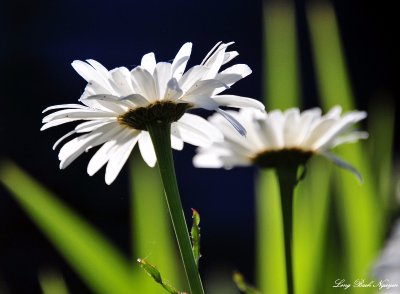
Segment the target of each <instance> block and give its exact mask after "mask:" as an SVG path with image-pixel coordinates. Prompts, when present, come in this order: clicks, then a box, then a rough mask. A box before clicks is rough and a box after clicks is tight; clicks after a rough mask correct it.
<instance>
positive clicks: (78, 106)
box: [42, 104, 87, 113]
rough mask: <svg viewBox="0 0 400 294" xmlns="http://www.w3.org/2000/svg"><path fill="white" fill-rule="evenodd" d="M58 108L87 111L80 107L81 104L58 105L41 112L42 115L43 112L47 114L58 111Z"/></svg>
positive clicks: (82, 106)
mask: <svg viewBox="0 0 400 294" xmlns="http://www.w3.org/2000/svg"><path fill="white" fill-rule="evenodd" d="M60 108H76V109H87V107H86V106H84V105H81V104H60V105H53V106H49V107H47V108H46V109H45V110H43V111H42V113H45V112H47V111H49V110H53V109H60Z"/></svg>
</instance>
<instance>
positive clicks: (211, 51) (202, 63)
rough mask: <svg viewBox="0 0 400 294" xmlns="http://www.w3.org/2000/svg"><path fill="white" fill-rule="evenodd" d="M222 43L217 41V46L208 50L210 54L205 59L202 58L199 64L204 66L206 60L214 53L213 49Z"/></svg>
mask: <svg viewBox="0 0 400 294" xmlns="http://www.w3.org/2000/svg"><path fill="white" fill-rule="evenodd" d="M221 43H222V42H221V41H219V42H218V43H217V44H215V45H214V47H212V49H211V50H210V52H208V53H207V55H206V57H204V59H203V61H202V62H201V63H200V64H201V65H204V64H205V63H206V61H207V59H208V58H209V57H210V56H211V54H212V53H213V52H214V51H215V49H216V48H217V47H218V46H219V44H221Z"/></svg>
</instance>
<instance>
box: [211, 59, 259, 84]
mask: <svg viewBox="0 0 400 294" xmlns="http://www.w3.org/2000/svg"><path fill="white" fill-rule="evenodd" d="M251 73H252V71H251V69H250V67H249V66H248V65H246V64H235V65H233V66H231V67H228V68H227V69H225V70H224V71H222V72H220V73H219V74H217V76H216V77H215V78H216V79H217V80H220V81H221V82H223V83H224V84H227V85H228V86H231V85H233V84H234V83H236V82H237V81H239V80H240V79H243V78H245V77H247V76H248V75H249V74H251Z"/></svg>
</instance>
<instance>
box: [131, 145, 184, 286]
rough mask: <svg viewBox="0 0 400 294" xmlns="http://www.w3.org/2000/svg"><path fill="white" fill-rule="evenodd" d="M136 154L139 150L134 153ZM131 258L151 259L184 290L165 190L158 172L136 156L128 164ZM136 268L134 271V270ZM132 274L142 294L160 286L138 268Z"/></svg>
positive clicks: (138, 155) (137, 154)
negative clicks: (129, 172) (143, 257)
mask: <svg viewBox="0 0 400 294" xmlns="http://www.w3.org/2000/svg"><path fill="white" fill-rule="evenodd" d="M137 151H138V150H137ZM130 171H131V176H130V179H131V181H130V188H131V193H130V194H131V231H132V233H131V235H132V256H134V257H135V258H134V259H135V260H134V262H136V259H137V257H139V256H151V260H152V262H153V263H155V264H157V267H158V268H159V269H160V271H162V272H168V278H169V279H170V280H171V281H172V282H173V283H174V285H177V286H178V287H179V288H186V287H188V285H187V284H186V283H185V282H184V280H185V279H184V273H183V271H182V268H181V267H180V263H179V262H177V260H179V255H178V248H177V246H176V243H175V240H174V232H173V229H172V226H171V220H170V217H169V215H168V207H167V203H166V201H165V196H164V189H163V186H162V182H161V178H160V174H159V172H158V170H157V168H150V167H148V166H147V165H146V164H145V162H144V161H143V159H142V158H141V156H140V154H139V152H134V154H133V157H132V158H131V160H130ZM135 268H136V267H135ZM136 269H137V270H135V273H134V274H135V277H137V278H138V280H139V281H138V282H139V283H140V289H141V291H142V293H156V292H157V291H159V286H158V285H157V284H155V283H153V281H151V280H150V279H148V278H147V277H146V276H145V275H143V274H142V272H141V270H140V269H139V268H136Z"/></svg>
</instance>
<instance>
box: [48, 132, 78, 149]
mask: <svg viewBox="0 0 400 294" xmlns="http://www.w3.org/2000/svg"><path fill="white" fill-rule="evenodd" d="M75 133H76V131H75V130H73V131H71V132H69V133H66V134H65V135H64V136H62V137H61V138H60V139H58V140H57V141H56V142H55V143H54V145H53V147H52V149H53V150H55V149H56V148H57V146H58V145H59V144H60V143H61V142H62V141H63V140H65V139H66V138H68V137H69V136H71V135H73V134H75Z"/></svg>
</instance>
